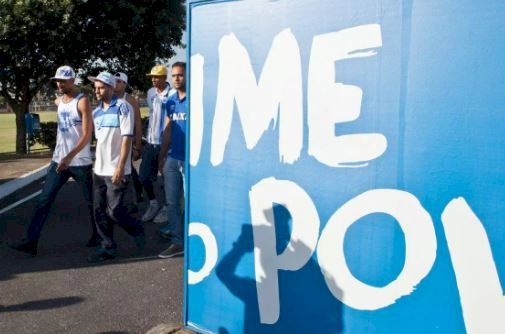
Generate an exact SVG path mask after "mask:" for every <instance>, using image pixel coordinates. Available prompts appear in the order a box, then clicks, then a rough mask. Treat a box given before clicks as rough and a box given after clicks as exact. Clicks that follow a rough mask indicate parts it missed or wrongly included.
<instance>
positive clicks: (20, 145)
mask: <svg viewBox="0 0 505 334" xmlns="http://www.w3.org/2000/svg"><path fill="white" fill-rule="evenodd" d="M10 106H11V107H12V110H14V113H15V114H16V153H18V154H26V148H27V147H26V124H25V114H26V113H27V112H28V104H27V103H19V104H18V103H12V104H11V105H10Z"/></svg>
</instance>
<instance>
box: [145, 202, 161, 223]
mask: <svg viewBox="0 0 505 334" xmlns="http://www.w3.org/2000/svg"><path fill="white" fill-rule="evenodd" d="M159 209H160V205H159V204H158V201H156V200H155V201H150V202H149V207H148V208H147V210H146V212H145V213H144V215H143V216H142V221H143V222H148V221H150V220H152V219H153V218H154V217H155V216H156V214H157V213H158V210H159Z"/></svg>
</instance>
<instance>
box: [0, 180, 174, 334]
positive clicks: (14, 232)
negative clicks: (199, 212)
mask: <svg viewBox="0 0 505 334" xmlns="http://www.w3.org/2000/svg"><path fill="white" fill-rule="evenodd" d="M39 189H41V181H37V182H34V183H32V184H31V185H30V186H28V187H26V188H24V189H22V190H20V191H18V192H16V193H14V194H12V195H10V196H9V197H7V198H4V199H2V200H0V211H1V209H2V208H5V207H7V206H8V205H10V204H12V203H14V202H16V201H17V200H19V199H21V198H24V197H26V196H27V195H30V194H32V193H34V192H35V191H37V190H39ZM34 201H35V199H32V200H29V201H27V202H25V203H23V204H21V205H19V206H17V207H15V208H13V209H11V210H9V211H7V212H4V213H0V333H145V332H147V331H148V330H149V329H150V328H152V327H154V326H156V325H158V324H161V323H180V322H182V300H183V282H182V280H183V259H182V258H174V259H165V260H163V259H158V258H157V256H156V255H157V254H158V253H159V252H160V251H162V250H163V249H165V248H166V247H167V246H168V243H167V241H165V240H163V239H160V238H159V237H158V236H157V229H158V227H159V225H155V224H153V223H147V224H146V226H145V228H146V235H147V245H146V252H145V254H143V256H142V257H135V256H134V254H135V250H136V247H135V244H134V243H133V240H132V238H131V237H130V236H128V235H127V234H126V233H125V232H124V231H123V230H122V229H121V228H120V227H118V226H116V228H115V237H116V241H117V243H118V258H117V259H115V260H112V261H108V262H105V263H104V264H99V265H90V264H88V263H87V261H86V258H87V256H88V255H89V254H91V252H92V249H89V248H85V247H84V244H85V243H86V241H87V240H88V238H89V236H90V226H89V218H88V213H87V209H86V205H85V203H84V199H83V197H82V194H81V192H80V189H79V187H78V186H77V184H76V183H75V182H73V181H70V182H68V183H67V184H66V185H65V186H64V187H63V189H62V190H61V191H60V193H59V194H58V196H57V198H56V201H55V203H54V205H53V209H52V211H51V213H50V216H49V219H48V222H47V223H46V226H45V227H44V229H43V231H42V236H41V239H40V241H39V254H38V255H37V256H36V257H34V258H32V257H30V256H28V255H25V254H23V253H19V252H16V251H14V250H11V249H10V248H9V247H8V246H7V244H6V243H7V242H11V241H15V240H18V239H20V238H22V237H23V236H24V233H25V229H26V226H27V224H28V223H29V220H30V218H31V215H32V213H33V208H34V205H35V202H34ZM144 207H145V204H143V205H141V206H139V209H140V212H143V209H144Z"/></svg>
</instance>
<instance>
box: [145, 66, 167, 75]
mask: <svg viewBox="0 0 505 334" xmlns="http://www.w3.org/2000/svg"><path fill="white" fill-rule="evenodd" d="M167 73H168V71H167V68H166V67H165V66H163V65H156V66H154V67H153V68H152V69H151V73H149V74H147V76H150V77H152V76H156V77H157V76H163V75H165V76H166V75H167Z"/></svg>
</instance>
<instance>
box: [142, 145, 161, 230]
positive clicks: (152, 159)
mask: <svg viewBox="0 0 505 334" xmlns="http://www.w3.org/2000/svg"><path fill="white" fill-rule="evenodd" d="M159 151H160V147H159V145H152V144H147V145H146V146H145V148H144V151H143V152H142V162H141V163H140V174H139V177H140V181H141V182H142V184H143V186H144V189H145V190H146V193H147V197H148V198H149V206H148V208H147V210H146V212H145V213H144V215H143V216H142V221H145V222H146V221H150V220H152V219H153V218H154V217H155V216H156V214H157V213H158V210H159V209H160V205H159V203H158V201H157V200H156V194H155V192H154V182H156V178H157V175H158V155H159Z"/></svg>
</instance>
